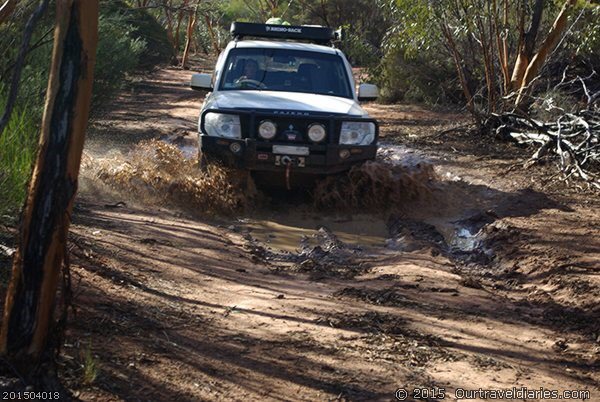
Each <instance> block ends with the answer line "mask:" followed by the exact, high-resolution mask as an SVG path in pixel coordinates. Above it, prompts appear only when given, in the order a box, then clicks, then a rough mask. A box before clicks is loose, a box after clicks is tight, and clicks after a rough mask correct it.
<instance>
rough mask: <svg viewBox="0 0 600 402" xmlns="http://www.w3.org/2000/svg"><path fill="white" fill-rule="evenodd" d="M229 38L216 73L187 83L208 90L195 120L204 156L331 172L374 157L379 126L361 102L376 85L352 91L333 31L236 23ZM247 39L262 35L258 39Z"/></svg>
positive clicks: (373, 94)
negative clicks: (229, 40)
mask: <svg viewBox="0 0 600 402" xmlns="http://www.w3.org/2000/svg"><path fill="white" fill-rule="evenodd" d="M231 32H232V34H233V37H234V40H233V41H232V42H230V43H229V45H228V46H227V48H226V49H225V50H224V51H223V52H222V53H221V55H220V56H219V58H218V61H217V64H216V67H215V71H214V73H213V74H212V75H210V74H194V75H193V76H192V82H191V86H192V88H193V89H196V90H207V91H212V93H210V94H209V95H208V96H207V97H206V99H205V101H204V104H203V105H202V110H201V114H200V120H199V149H200V157H201V160H206V159H208V160H218V161H220V162H221V163H224V164H226V165H228V166H234V167H238V168H242V169H248V170H251V171H270V172H277V171H280V172H286V175H285V176H286V178H287V182H288V187H289V175H290V170H292V171H293V172H294V173H309V174H320V175H322V174H332V173H338V172H342V171H344V170H347V169H349V168H350V167H352V166H353V165H355V164H357V163H361V162H363V161H365V160H368V159H374V158H375V154H376V152H377V138H378V132H379V128H378V125H377V121H375V120H374V119H371V118H369V115H368V114H367V112H365V110H364V109H363V108H362V107H361V106H360V105H359V103H358V102H359V101H360V100H373V99H376V98H377V87H376V86H375V85H370V84H361V85H360V86H359V87H358V91H357V92H356V91H355V84H354V79H353V76H352V68H351V66H350V64H349V63H348V60H346V57H345V56H344V54H343V53H342V52H341V51H340V50H339V49H336V48H334V47H332V46H328V45H330V44H331V43H332V41H333V40H334V39H335V38H336V36H337V33H336V32H334V31H333V30H332V29H330V28H325V27H314V26H290V25H287V26H286V25H269V24H253V23H240V22H234V23H233V24H232V26H231ZM249 38H261V39H260V40H256V39H249Z"/></svg>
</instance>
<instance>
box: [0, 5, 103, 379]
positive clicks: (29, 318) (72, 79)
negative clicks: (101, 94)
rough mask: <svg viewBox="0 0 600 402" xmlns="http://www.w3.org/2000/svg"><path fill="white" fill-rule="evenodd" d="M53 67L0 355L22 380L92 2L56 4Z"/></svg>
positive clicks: (78, 121)
mask: <svg viewBox="0 0 600 402" xmlns="http://www.w3.org/2000/svg"><path fill="white" fill-rule="evenodd" d="M56 7H57V12H56V15H57V22H56V30H55V34H54V38H55V40H54V49H53V55H52V66H51V70H50V77H49V83H48V91H47V96H46V103H45V108H44V116H43V119H42V129H41V136H40V149H39V153H38V156H37V160H36V164H35V168H34V172H33V176H32V180H31V184H30V187H29V192H28V197H27V200H26V204H25V209H24V212H23V218H22V227H21V233H20V239H19V240H20V241H19V246H18V248H17V252H16V254H15V258H14V262H13V267H12V277H11V281H10V284H9V288H8V292H7V297H6V304H5V309H4V317H3V325H2V331H1V334H0V351H1V353H2V354H3V355H5V356H6V357H7V358H8V360H9V361H11V362H12V364H13V365H14V366H15V367H16V368H17V369H18V370H19V371H20V372H21V373H22V374H24V375H25V376H30V375H34V372H35V370H36V369H37V367H38V365H39V364H40V363H41V360H42V356H43V355H44V352H47V351H48V350H47V349H48V346H49V345H48V342H47V337H48V332H49V329H50V327H51V325H52V317H53V310H54V306H55V296H56V291H57V286H58V280H59V276H60V271H61V268H62V264H63V261H64V259H65V244H66V238H67V233H68V228H69V223H70V215H71V211H72V208H73V200H74V195H75V192H76V190H77V179H78V175H79V166H80V162H81V154H82V151H83V142H84V137H85V129H86V126H87V120H88V114H89V107H90V99H91V92H92V84H93V69H94V64H95V53H96V44H97V24H98V1H97V0H57V2H56Z"/></svg>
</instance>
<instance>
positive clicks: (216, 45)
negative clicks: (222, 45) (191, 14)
mask: <svg viewBox="0 0 600 402" xmlns="http://www.w3.org/2000/svg"><path fill="white" fill-rule="evenodd" d="M204 21H205V22H206V27H207V28H208V32H209V33H210V41H211V42H212V46H213V49H214V51H215V54H219V43H218V42H217V35H216V34H215V31H214V29H213V26H212V21H211V20H210V17H209V16H208V14H204Z"/></svg>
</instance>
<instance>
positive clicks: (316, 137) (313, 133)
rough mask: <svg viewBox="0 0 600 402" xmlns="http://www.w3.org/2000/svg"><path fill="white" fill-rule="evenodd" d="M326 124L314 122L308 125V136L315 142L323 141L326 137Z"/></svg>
mask: <svg viewBox="0 0 600 402" xmlns="http://www.w3.org/2000/svg"><path fill="white" fill-rule="evenodd" d="M325 134H326V132H325V126H324V125H322V124H320V123H313V124H311V125H310V126H308V138H310V140H311V141H313V142H321V141H323V140H324V139H325Z"/></svg>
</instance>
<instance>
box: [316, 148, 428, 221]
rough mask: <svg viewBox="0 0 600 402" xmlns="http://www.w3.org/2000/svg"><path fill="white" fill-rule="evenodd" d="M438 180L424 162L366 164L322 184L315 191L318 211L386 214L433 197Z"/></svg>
mask: <svg viewBox="0 0 600 402" xmlns="http://www.w3.org/2000/svg"><path fill="white" fill-rule="evenodd" d="M434 178H435V173H434V170H433V166H432V165H431V164H429V163H425V162H421V163H417V164H416V165H414V166H406V165H400V164H396V163H392V162H388V161H379V160H376V161H367V162H365V163H364V164H362V165H358V166H354V167H353V168H352V169H350V170H349V171H348V173H346V174H344V175H342V176H335V177H328V178H326V179H324V180H322V181H320V182H319V183H318V184H317V186H316V187H315V190H314V204H315V206H316V207H317V208H319V209H323V208H324V209H331V210H350V211H369V212H384V211H389V210H394V209H396V208H399V207H401V206H402V205H403V204H405V203H406V202H407V201H411V200H417V199H422V198H426V197H428V196H429V195H430V194H431V187H430V185H431V182H432V181H433V180H434Z"/></svg>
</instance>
